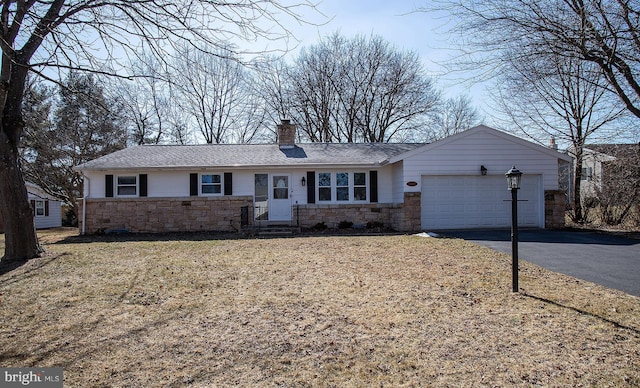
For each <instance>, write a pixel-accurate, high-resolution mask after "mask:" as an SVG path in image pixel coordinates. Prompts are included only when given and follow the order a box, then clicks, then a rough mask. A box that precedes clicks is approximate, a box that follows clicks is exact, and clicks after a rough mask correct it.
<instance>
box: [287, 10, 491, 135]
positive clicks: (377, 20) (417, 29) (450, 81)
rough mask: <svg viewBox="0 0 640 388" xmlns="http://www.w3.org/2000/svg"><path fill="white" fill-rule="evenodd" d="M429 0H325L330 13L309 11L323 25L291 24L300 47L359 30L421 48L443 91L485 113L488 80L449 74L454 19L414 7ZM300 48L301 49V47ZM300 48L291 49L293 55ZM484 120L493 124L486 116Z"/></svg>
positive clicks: (404, 46)
mask: <svg viewBox="0 0 640 388" xmlns="http://www.w3.org/2000/svg"><path fill="white" fill-rule="evenodd" d="M427 3H428V0H415V1H414V0H401V1H389V0H387V1H384V0H322V1H321V2H320V3H319V4H318V6H317V9H318V10H319V11H320V12H322V13H323V14H325V15H327V17H328V18H329V19H330V21H328V22H327V20H328V19H323V18H322V17H320V16H319V15H317V14H314V13H311V12H310V13H309V15H310V16H307V15H304V16H305V17H308V18H309V19H310V21H312V22H315V23H317V24H321V23H323V22H326V24H323V25H318V26H314V25H301V26H289V27H290V28H291V31H292V32H293V33H294V35H295V37H296V38H297V39H298V40H299V41H300V42H299V47H302V46H309V45H312V44H315V43H317V42H318V41H319V40H320V38H321V37H323V36H327V35H330V34H332V33H334V32H336V31H339V32H340V33H341V34H342V35H343V36H345V37H351V36H354V35H357V34H363V35H370V34H376V35H380V36H382V37H383V38H384V39H385V40H387V41H389V42H391V43H392V44H394V45H395V46H396V47H397V48H398V49H401V50H411V51H415V52H417V53H418V54H419V55H420V57H421V58H422V61H423V64H424V68H425V70H426V71H427V73H428V74H429V75H430V76H432V77H434V78H435V79H436V82H437V86H438V87H439V88H440V89H442V90H443V92H444V93H445V96H448V97H452V96H455V95H458V94H467V95H469V96H470V97H471V98H472V100H473V102H474V105H475V106H476V107H477V108H478V109H479V110H480V114H481V116H486V111H488V108H487V104H486V102H487V100H488V96H487V91H486V88H487V85H486V84H478V85H472V84H471V83H470V82H464V81H469V79H467V78H465V75H464V74H458V73H456V74H451V73H447V72H446V69H445V68H444V66H442V64H443V63H445V62H446V61H447V60H449V59H450V58H452V57H453V56H454V55H455V53H456V52H455V51H454V46H455V44H454V43H455V42H453V41H452V39H453V37H452V36H451V35H450V34H447V33H446V31H447V28H448V26H449V25H450V24H451V20H449V19H447V18H446V17H444V16H440V15H438V14H434V13H422V12H414V11H415V10H416V9H417V8H419V7H421V6H424V5H425V4H427ZM299 47H298V48H299ZM296 53H297V49H295V50H292V52H291V53H290V54H289V55H290V56H294V55H295V54H296ZM484 121H485V124H489V125H491V123H490V122H488V120H487V119H485V120H484Z"/></svg>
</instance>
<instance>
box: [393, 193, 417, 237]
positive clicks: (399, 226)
mask: <svg viewBox="0 0 640 388" xmlns="http://www.w3.org/2000/svg"><path fill="white" fill-rule="evenodd" d="M421 198H422V193H421V192H419V191H418V192H411V193H404V203H403V204H401V206H400V207H399V208H398V211H397V212H395V213H394V214H393V219H392V225H393V228H394V229H395V230H399V231H402V232H417V231H420V230H421V229H422V208H421V206H422V204H421Z"/></svg>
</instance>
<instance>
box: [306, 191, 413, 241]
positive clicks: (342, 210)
mask: <svg viewBox="0 0 640 388" xmlns="http://www.w3.org/2000/svg"><path fill="white" fill-rule="evenodd" d="M296 211H297V212H298V214H296ZM294 218H295V219H294V222H299V226H301V227H303V228H310V227H313V226H314V225H316V224H318V223H321V222H324V223H325V225H327V227H329V228H337V227H338V225H339V224H340V222H342V221H348V222H352V223H353V224H354V225H360V226H366V225H367V223H369V222H379V223H382V224H383V225H384V226H386V227H389V228H392V229H394V230H397V231H400V232H412V231H419V230H420V222H421V221H420V193H419V192H418V193H405V203H404V204H384V203H381V204H377V203H369V204H345V205H338V204H331V205H318V204H311V205H299V206H297V207H296V208H294Z"/></svg>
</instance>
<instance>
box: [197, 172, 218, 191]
mask: <svg viewBox="0 0 640 388" xmlns="http://www.w3.org/2000/svg"><path fill="white" fill-rule="evenodd" d="M200 193H201V194H202V195H222V174H201V175H200Z"/></svg>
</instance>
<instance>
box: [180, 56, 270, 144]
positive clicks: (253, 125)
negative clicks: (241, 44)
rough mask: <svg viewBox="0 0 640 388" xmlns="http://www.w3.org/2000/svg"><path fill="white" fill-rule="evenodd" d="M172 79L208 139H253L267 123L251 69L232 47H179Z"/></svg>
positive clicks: (181, 98) (223, 140) (208, 140)
mask: <svg viewBox="0 0 640 388" xmlns="http://www.w3.org/2000/svg"><path fill="white" fill-rule="evenodd" d="M178 52H179V55H178V59H177V62H176V64H175V65H174V68H175V70H174V74H173V79H172V82H173V84H174V85H175V86H176V88H177V90H178V94H179V95H180V100H181V103H182V104H183V108H184V109H185V110H186V111H187V112H189V113H190V115H191V117H192V119H193V120H194V122H195V123H197V127H198V128H199V130H200V134H201V135H202V137H203V138H204V140H205V141H206V142H207V143H229V142H237V141H250V140H252V139H253V138H254V137H255V136H256V135H257V132H258V131H259V129H260V128H261V127H262V125H263V119H264V117H265V114H264V107H262V106H260V105H259V104H258V102H259V100H258V99H256V98H254V96H253V94H252V89H251V88H250V86H249V85H250V84H251V81H250V79H249V78H250V73H249V71H248V70H247V68H245V66H244V65H243V64H242V63H240V61H239V59H238V58H237V56H235V55H234V54H233V52H234V50H233V48H232V47H229V48H227V49H219V50H217V51H216V52H215V53H214V55H212V54H210V53H207V52H199V51H194V50H191V49H190V48H189V46H184V47H183V48H181V49H179V51H178Z"/></svg>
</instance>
